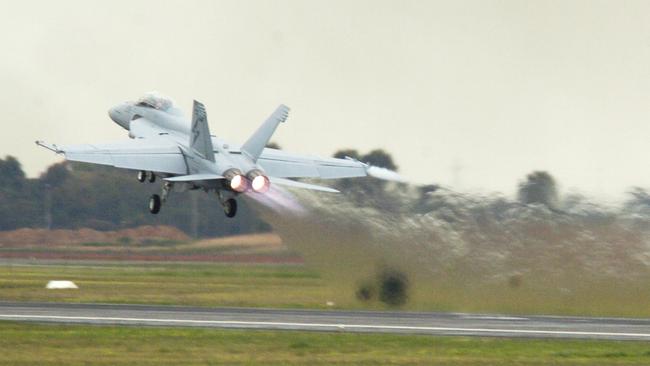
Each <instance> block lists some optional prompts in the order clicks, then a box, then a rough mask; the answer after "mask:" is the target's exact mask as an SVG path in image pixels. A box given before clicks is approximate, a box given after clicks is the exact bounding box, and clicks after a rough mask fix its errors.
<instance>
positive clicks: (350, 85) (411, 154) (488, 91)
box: [0, 0, 650, 197]
mask: <svg viewBox="0 0 650 366" xmlns="http://www.w3.org/2000/svg"><path fill="white" fill-rule="evenodd" d="M0 46H1V50H2V51H1V53H0V107H1V111H2V112H1V116H2V117H1V118H2V120H1V122H0V123H2V127H3V130H2V133H1V134H0V156H4V155H14V156H17V157H18V158H19V159H20V161H21V162H22V163H23V165H24V168H25V170H26V171H27V173H28V174H29V175H30V176H36V175H38V174H40V173H41V172H42V171H43V170H44V169H45V168H46V167H47V166H48V165H49V164H52V163H53V162H56V161H59V159H60V158H58V157H56V156H55V155H53V154H51V153H50V152H48V151H46V150H43V149H39V148H37V147H36V146H35V145H34V143H33V141H34V140H36V139H44V140H46V141H48V142H55V143H61V144H63V143H85V142H106V141H114V140H119V139H124V138H127V137H126V132H125V131H124V130H122V129H121V128H120V127H119V126H117V125H116V124H114V123H112V122H111V121H110V119H109V118H108V116H107V114H106V111H107V110H108V108H109V107H111V106H112V105H114V104H117V103H119V102H121V101H124V100H130V99H136V98H137V97H139V96H140V95H141V94H143V93H144V92H147V91H150V90H157V91H159V92H161V93H163V94H167V95H169V96H171V97H172V98H173V99H174V100H175V101H176V102H177V104H179V105H180V106H181V107H182V108H184V109H185V110H186V111H187V110H188V109H189V108H190V106H191V103H192V99H193V98H195V99H197V100H200V101H202V102H204V103H205V104H206V107H207V111H208V119H209V122H210V127H211V129H212V133H214V134H217V135H220V136H222V137H224V138H226V139H229V140H232V141H235V142H239V141H243V140H245V139H246V138H247V137H248V135H250V134H251V132H252V131H253V130H254V129H255V128H256V127H257V125H258V124H259V123H261V121H262V120H264V118H266V116H267V115H268V114H269V113H270V112H272V111H273V109H274V108H275V107H276V105H277V104H279V103H285V104H287V105H289V106H290V107H291V108H292V112H291V116H290V118H289V120H288V122H287V123H286V124H284V125H282V126H281V127H280V129H279V130H278V132H277V134H276V137H275V138H274V140H275V141H277V142H278V143H279V144H280V145H281V146H282V147H283V148H284V149H285V150H289V151H294V152H300V153H315V154H317V155H323V156H328V155H331V154H332V153H333V152H334V151H336V150H337V149H339V148H348V147H351V148H357V149H359V150H361V151H362V152H366V151H368V150H370V149H374V148H384V149H386V150H388V151H389V152H391V153H392V154H393V155H394V156H395V158H396V160H397V163H398V165H399V166H400V171H401V172H402V174H403V175H404V176H405V177H406V178H408V179H410V180H412V181H414V182H416V183H433V182H437V183H442V184H452V183H457V182H456V181H455V180H454V177H453V170H454V169H453V166H454V165H460V166H461V167H462V168H460V169H459V175H458V177H459V179H458V182H459V187H457V188H461V189H463V190H479V191H484V192H490V191H501V192H504V193H507V194H512V193H513V192H514V190H515V187H516V184H517V182H518V181H519V180H521V179H522V178H523V177H524V176H525V175H526V174H527V173H529V172H531V171H533V170H539V169H542V170H548V171H549V172H550V173H551V174H553V175H554V176H555V177H556V178H557V180H558V181H559V182H560V184H561V187H562V189H563V191H567V190H580V191H582V192H585V193H588V194H594V195H600V196H604V197H622V194H623V193H624V192H625V191H626V190H627V189H628V187H630V186H633V185H640V186H650V164H649V163H650V156H649V154H648V152H650V147H649V146H648V142H650V109H649V107H650V103H649V102H650V2H648V1H519V0H514V1H444V2H443V1H438V2H436V1H419V2H411V1H402V0H400V1H377V0H372V1H350V0H345V1H302V0H301V1H298V0H296V1H227V2H224V1H174V2H168V1H161V0H156V1H123V2H121V1H103V2H97V1H88V0H84V1H15V0H12V1H4V0H0ZM188 114H189V113H188Z"/></svg>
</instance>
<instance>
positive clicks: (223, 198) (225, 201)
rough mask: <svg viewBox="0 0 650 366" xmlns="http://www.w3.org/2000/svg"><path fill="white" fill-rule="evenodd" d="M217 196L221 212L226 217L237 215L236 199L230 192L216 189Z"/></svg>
mask: <svg viewBox="0 0 650 366" xmlns="http://www.w3.org/2000/svg"><path fill="white" fill-rule="evenodd" d="M217 197H219V202H221V205H222V206H223V213H225V214H226V217H229V218H233V217H235V215H237V201H236V200H235V199H234V198H233V195H232V193H230V194H229V193H224V191H220V190H217Z"/></svg>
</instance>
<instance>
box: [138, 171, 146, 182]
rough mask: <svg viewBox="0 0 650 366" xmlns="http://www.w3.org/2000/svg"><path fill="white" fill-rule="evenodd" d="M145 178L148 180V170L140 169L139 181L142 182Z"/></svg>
mask: <svg viewBox="0 0 650 366" xmlns="http://www.w3.org/2000/svg"><path fill="white" fill-rule="evenodd" d="M145 180H147V172H145V171H144V170H140V171H139V172H138V182H140V183H142V182H144V181H145Z"/></svg>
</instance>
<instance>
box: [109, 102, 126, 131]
mask: <svg viewBox="0 0 650 366" xmlns="http://www.w3.org/2000/svg"><path fill="white" fill-rule="evenodd" d="M108 116H109V117H111V119H112V120H113V122H115V123H117V124H118V125H120V126H122V127H124V128H126V129H127V130H128V129H129V126H128V124H129V123H128V118H127V113H126V112H125V111H124V108H123V105H118V106H116V107H113V108H111V109H109V110H108Z"/></svg>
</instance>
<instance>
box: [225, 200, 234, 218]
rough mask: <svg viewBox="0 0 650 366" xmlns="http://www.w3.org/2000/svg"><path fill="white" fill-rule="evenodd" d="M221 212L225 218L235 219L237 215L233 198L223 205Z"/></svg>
mask: <svg viewBox="0 0 650 366" xmlns="http://www.w3.org/2000/svg"><path fill="white" fill-rule="evenodd" d="M223 212H224V213H225V214H226V217H230V218H232V217H235V215H237V201H235V199H234V198H229V199H227V200H226V201H225V202H224V203H223Z"/></svg>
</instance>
